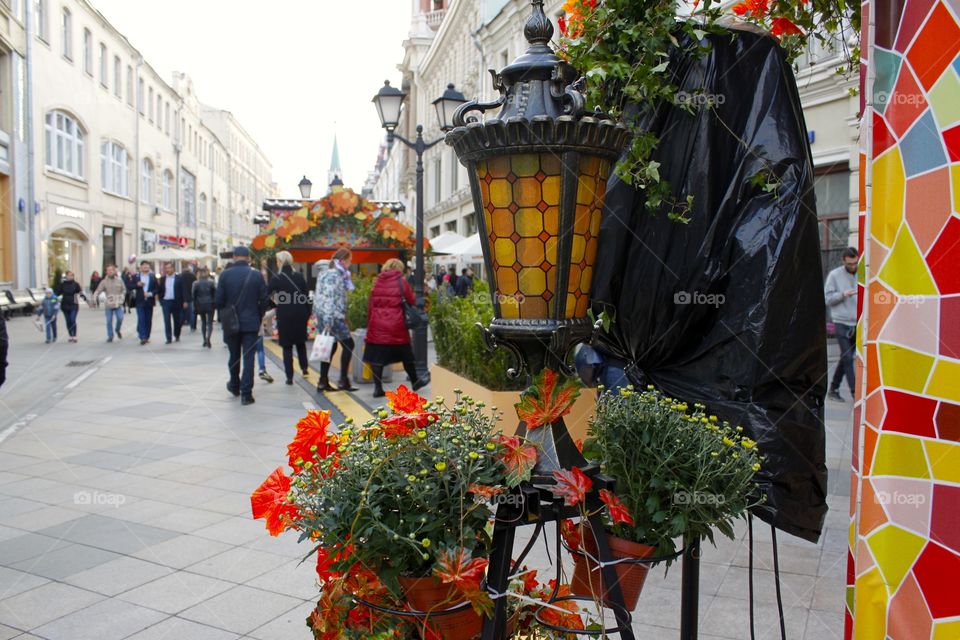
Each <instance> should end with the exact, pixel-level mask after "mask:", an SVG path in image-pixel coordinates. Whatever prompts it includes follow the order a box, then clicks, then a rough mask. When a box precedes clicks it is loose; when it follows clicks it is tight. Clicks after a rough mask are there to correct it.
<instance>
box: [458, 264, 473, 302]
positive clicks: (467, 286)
mask: <svg viewBox="0 0 960 640" xmlns="http://www.w3.org/2000/svg"><path fill="white" fill-rule="evenodd" d="M454 291H455V292H456V294H457V297H459V298H466V297H467V296H468V295H470V292H471V291H473V269H471V268H470V267H464V269H463V271H462V272H461V274H460V277H459V278H457V284H456V285H455V286H454Z"/></svg>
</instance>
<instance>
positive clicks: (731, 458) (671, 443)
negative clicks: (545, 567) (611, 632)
mask: <svg viewBox="0 0 960 640" xmlns="http://www.w3.org/2000/svg"><path fill="white" fill-rule="evenodd" d="M584 455H585V456H586V457H587V459H589V460H594V461H597V462H599V463H600V465H601V469H602V471H603V473H604V474H605V475H607V476H611V477H613V478H614V479H615V481H616V495H613V494H612V493H610V492H604V491H601V499H602V500H603V502H604V503H605V505H606V509H605V510H604V515H605V519H606V525H607V526H606V535H607V543H608V545H609V546H610V549H611V553H612V555H613V557H614V558H631V559H645V558H651V557H660V558H669V557H670V556H673V555H674V554H675V553H676V552H677V542H676V541H677V539H680V538H683V537H684V536H688V537H702V538H706V539H708V540H710V541H711V542H713V531H714V529H716V530H717V531H719V532H720V533H722V534H724V535H725V536H727V537H729V538H731V539H732V538H733V537H734V532H733V521H734V520H735V519H736V518H739V517H742V516H743V515H744V514H745V513H746V512H747V510H748V509H749V508H750V507H752V506H754V505H756V504H758V503H759V501H760V498H759V495H760V493H759V491H758V490H757V488H756V484H755V482H754V480H753V476H754V474H755V473H756V472H757V471H758V470H759V469H760V464H761V456H760V454H759V453H758V451H757V447H756V442H754V441H753V440H751V439H750V438H747V437H745V436H744V435H743V433H742V429H741V428H740V427H734V426H731V425H730V424H728V423H727V422H724V421H721V420H719V419H718V418H717V417H716V416H714V415H708V414H707V413H706V412H705V407H704V406H703V405H700V404H695V405H694V406H693V407H692V408H691V407H688V405H687V404H686V403H685V402H682V401H679V400H675V399H673V398H669V397H667V396H665V395H663V394H662V393H660V392H658V391H656V390H655V389H654V388H653V387H647V389H646V390H645V391H642V392H639V391H636V390H634V389H633V387H627V388H625V389H621V390H619V391H616V392H615V391H605V392H603V393H602V395H601V396H600V400H599V402H598V405H597V410H596V414H595V416H594V418H593V420H592V421H591V423H590V430H589V435H588V438H587V440H586V442H585V443H584ZM576 471H577V470H574V472H573V473H574V474H575V473H576ZM580 475H581V476H582V475H583V474H580ZM565 480H568V481H567V482H564V481H563V480H561V481H560V482H559V484H560V486H561V487H564V486H566V487H570V486H583V485H584V480H581V479H579V478H571V479H565ZM585 481H586V482H587V483H588V482H589V479H588V478H586V479H585ZM587 490H589V485H587ZM585 515H586V514H585ZM562 532H563V533H564V537H565V538H566V542H567V546H568V547H570V548H571V549H572V550H573V551H574V553H575V556H576V563H577V564H576V568H575V571H574V577H573V580H572V583H571V584H572V587H573V591H574V593H577V594H579V595H586V596H593V597H594V598H596V597H597V596H598V595H599V594H601V593H603V594H604V596H603V597H606V591H605V589H603V590H601V580H600V572H599V571H598V570H597V567H596V560H595V559H596V557H597V551H596V543H595V541H594V540H593V539H592V532H591V531H590V528H589V526H588V525H587V524H586V521H585V520H584V519H581V522H580V524H579V525H574V524H573V523H572V522H571V521H569V520H567V521H565V522H564V523H563V524H562ZM616 567H617V573H618V576H619V578H620V585H621V588H622V589H623V591H624V601H625V604H626V606H627V609H628V610H632V609H633V608H635V607H636V605H637V599H638V598H639V596H640V590H641V589H642V587H643V581H644V579H645V577H646V573H647V569H648V565H647V564H643V563H636V562H625V563H621V564H618V565H616Z"/></svg>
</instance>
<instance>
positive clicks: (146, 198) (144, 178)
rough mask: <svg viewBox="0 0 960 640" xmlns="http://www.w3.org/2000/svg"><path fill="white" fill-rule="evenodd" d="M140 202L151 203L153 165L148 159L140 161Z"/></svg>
mask: <svg viewBox="0 0 960 640" xmlns="http://www.w3.org/2000/svg"><path fill="white" fill-rule="evenodd" d="M140 202H142V203H143V204H150V203H152V202H153V163H152V162H150V159H149V158H144V159H143V160H141V161H140Z"/></svg>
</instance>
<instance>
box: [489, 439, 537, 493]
mask: <svg viewBox="0 0 960 640" xmlns="http://www.w3.org/2000/svg"><path fill="white" fill-rule="evenodd" d="M498 442H499V444H500V446H502V447H503V451H502V452H501V453H500V462H502V463H503V466H504V467H506V469H507V478H506V480H507V486H509V487H515V486H517V485H518V484H520V483H521V482H523V481H524V480H529V479H530V472H531V471H533V467H534V465H535V464H537V449H536V447H534V446H533V445H524V444H523V441H522V440H521V439H520V438H519V437H518V436H500V438H499V439H498Z"/></svg>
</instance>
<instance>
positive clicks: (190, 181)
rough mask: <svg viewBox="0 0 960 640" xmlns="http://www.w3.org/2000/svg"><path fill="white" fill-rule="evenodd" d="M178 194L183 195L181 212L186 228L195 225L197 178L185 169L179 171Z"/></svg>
mask: <svg viewBox="0 0 960 640" xmlns="http://www.w3.org/2000/svg"><path fill="white" fill-rule="evenodd" d="M180 192H181V193H182V194H183V202H182V205H183V206H182V207H181V209H180V210H181V212H182V215H183V222H184V224H186V225H188V226H192V225H195V224H196V223H197V201H196V197H197V196H196V194H197V178H196V177H195V176H194V175H193V174H192V173H190V172H189V171H187V170H186V169H181V170H180Z"/></svg>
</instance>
